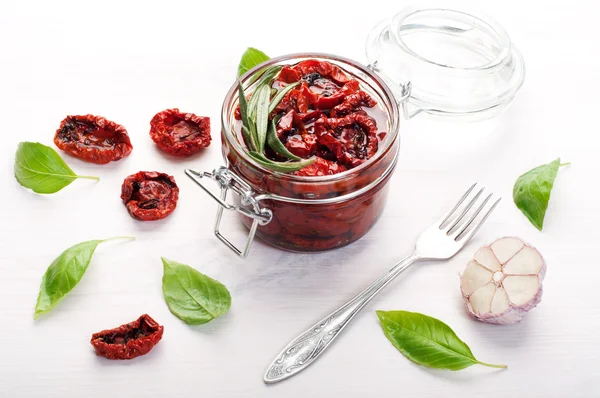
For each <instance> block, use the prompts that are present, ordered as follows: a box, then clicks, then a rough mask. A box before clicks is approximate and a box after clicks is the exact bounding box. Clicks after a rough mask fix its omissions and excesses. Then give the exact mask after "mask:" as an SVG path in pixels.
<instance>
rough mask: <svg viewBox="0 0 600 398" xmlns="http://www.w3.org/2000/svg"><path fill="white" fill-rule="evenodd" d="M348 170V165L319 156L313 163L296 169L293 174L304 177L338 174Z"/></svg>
mask: <svg viewBox="0 0 600 398" xmlns="http://www.w3.org/2000/svg"><path fill="white" fill-rule="evenodd" d="M346 170H348V169H347V168H346V167H344V166H343V165H341V164H339V163H337V162H333V161H331V160H327V159H324V158H322V157H320V156H317V158H316V159H315V162H314V163H313V164H311V165H308V166H306V167H305V168H303V169H300V170H298V171H295V172H294V173H293V174H295V175H297V176H304V177H317V176H327V175H333V174H338V173H342V172H344V171H346Z"/></svg>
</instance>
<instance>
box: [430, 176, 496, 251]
mask: <svg viewBox="0 0 600 398" xmlns="http://www.w3.org/2000/svg"><path fill="white" fill-rule="evenodd" d="M484 191H485V187H484V186H478V184H477V183H475V184H473V185H471V187H470V188H469V189H468V190H467V192H465V194H464V195H463V196H462V198H460V200H459V201H458V203H457V204H456V205H455V206H454V207H453V208H452V210H450V212H448V214H446V215H445V216H444V217H443V218H442V219H441V220H440V224H439V228H440V229H441V230H442V231H445V232H446V235H448V236H452V237H454V240H455V241H459V240H461V241H462V240H466V241H468V240H469V239H471V238H472V237H473V235H475V232H477V230H478V229H479V228H480V227H481V225H482V224H483V223H484V221H485V220H486V219H487V218H488V217H489V215H490V213H491V212H492V211H493V210H494V208H496V205H497V204H498V202H500V199H501V198H500V197H499V196H497V195H494V193H493V192H490V193H489V194H487V195H484V196H485V197H484V198H483V199H480V198H482V194H483V192H484ZM496 198H497V199H496Z"/></svg>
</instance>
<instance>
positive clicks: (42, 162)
mask: <svg viewBox="0 0 600 398" xmlns="http://www.w3.org/2000/svg"><path fill="white" fill-rule="evenodd" d="M15 178H16V179H17V181H18V182H19V184H21V185H22V186H24V187H25V188H29V189H31V190H32V191H33V192H37V193H41V194H50V193H55V192H58V191H60V190H61V189H63V188H64V187H66V186H67V185H69V184H70V183H72V182H73V180H75V179H77V178H87V179H91V180H99V178H98V177H92V176H79V175H77V174H75V173H74V172H73V170H71V168H70V167H69V166H67V164H66V163H65V161H64V160H62V158H61V157H60V155H59V154H58V153H56V151H55V150H54V149H52V148H50V147H49V146H46V145H43V144H40V143H39V142H21V143H20V144H19V146H18V147H17V153H16V155H15Z"/></svg>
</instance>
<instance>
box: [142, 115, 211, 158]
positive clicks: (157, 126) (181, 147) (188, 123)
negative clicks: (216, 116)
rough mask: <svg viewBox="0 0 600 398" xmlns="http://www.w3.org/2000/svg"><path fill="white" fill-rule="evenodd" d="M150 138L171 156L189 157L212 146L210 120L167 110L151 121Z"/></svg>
mask: <svg viewBox="0 0 600 398" xmlns="http://www.w3.org/2000/svg"><path fill="white" fill-rule="evenodd" d="M150 137H152V140H153V141H154V142H155V143H156V145H158V147H159V148H160V149H162V150H163V151H165V152H167V153H170V154H171V155H176V156H189V155H192V154H194V153H196V152H198V151H199V150H200V149H202V148H206V147H207V146H209V145H210V141H211V136H210V119H209V118H208V117H205V116H196V115H194V114H193V113H184V112H179V109H177V108H173V109H167V110H164V111H162V112H159V113H157V114H156V115H154V117H153V118H152V120H151V121H150Z"/></svg>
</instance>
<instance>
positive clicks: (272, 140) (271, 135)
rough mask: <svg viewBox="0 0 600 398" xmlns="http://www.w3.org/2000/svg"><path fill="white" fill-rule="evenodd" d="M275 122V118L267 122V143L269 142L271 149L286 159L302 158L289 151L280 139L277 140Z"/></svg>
mask: <svg viewBox="0 0 600 398" xmlns="http://www.w3.org/2000/svg"><path fill="white" fill-rule="evenodd" d="M276 123H277V122H276V121H275V119H273V120H271V123H269V130H268V131H267V143H268V144H269V146H270V147H271V149H272V150H274V151H275V152H276V153H277V154H278V155H281V156H283V157H286V158H288V159H291V160H302V158H301V157H299V156H296V155H294V154H293V153H291V152H290V151H289V150H288V149H287V148H286V147H285V145H283V143H282V142H281V140H279V137H277V127H276V126H275V124H276Z"/></svg>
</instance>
